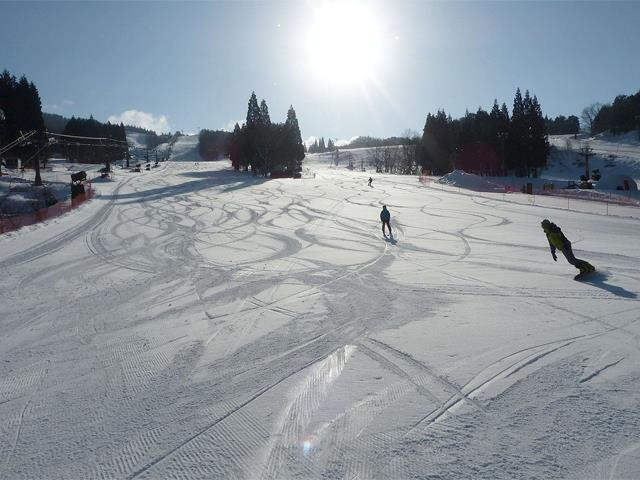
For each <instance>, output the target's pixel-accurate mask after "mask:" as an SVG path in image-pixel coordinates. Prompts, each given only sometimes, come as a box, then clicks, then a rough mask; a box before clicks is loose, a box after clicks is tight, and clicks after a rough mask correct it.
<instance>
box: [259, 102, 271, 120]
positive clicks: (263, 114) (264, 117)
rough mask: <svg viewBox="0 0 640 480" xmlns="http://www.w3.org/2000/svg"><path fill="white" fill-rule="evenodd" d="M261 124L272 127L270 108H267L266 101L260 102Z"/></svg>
mask: <svg viewBox="0 0 640 480" xmlns="http://www.w3.org/2000/svg"><path fill="white" fill-rule="evenodd" d="M260 123H261V124H262V125H271V118H270V117H269V107H267V102H265V101H264V99H262V101H261V102H260Z"/></svg>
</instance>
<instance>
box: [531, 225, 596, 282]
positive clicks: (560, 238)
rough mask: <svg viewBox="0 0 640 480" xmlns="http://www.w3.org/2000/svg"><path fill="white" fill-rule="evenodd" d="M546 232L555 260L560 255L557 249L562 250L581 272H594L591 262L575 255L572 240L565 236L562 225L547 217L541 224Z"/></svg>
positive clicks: (568, 260)
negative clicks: (561, 228)
mask: <svg viewBox="0 0 640 480" xmlns="http://www.w3.org/2000/svg"><path fill="white" fill-rule="evenodd" d="M540 226H541V227H542V229H543V230H544V233H545V234H546V235H547V240H548V241H549V248H551V256H552V257H553V260H554V261H556V262H557V261H558V257H556V249H558V250H560V251H561V252H562V254H563V255H564V256H565V258H566V259H567V262H569V263H570V264H571V265H573V266H574V267H576V268H577V269H578V270H580V273H588V272H593V271H594V270H595V268H594V267H593V265H591V264H590V263H589V262H587V261H585V260H580V259H578V258H576V257H575V256H574V255H573V250H572V248H571V242H570V241H569V240H568V239H567V237H565V236H564V233H562V230H560V227H558V226H557V225H556V224H555V223H552V222H550V221H549V220H547V219H546V218H545V219H544V220H543V221H542V223H541V224H540Z"/></svg>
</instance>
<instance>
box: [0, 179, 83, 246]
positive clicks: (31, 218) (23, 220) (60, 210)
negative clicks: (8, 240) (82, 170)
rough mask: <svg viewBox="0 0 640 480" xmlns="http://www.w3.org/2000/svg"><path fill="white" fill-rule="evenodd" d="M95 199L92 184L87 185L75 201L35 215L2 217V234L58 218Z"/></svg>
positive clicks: (57, 205) (56, 205)
mask: <svg viewBox="0 0 640 480" xmlns="http://www.w3.org/2000/svg"><path fill="white" fill-rule="evenodd" d="M92 197H93V187H92V185H91V182H87V183H86V184H85V192H84V193H81V194H79V195H77V196H76V197H75V198H73V199H69V200H64V201H61V202H58V203H56V204H55V205H51V206H50V207H47V208H41V209H40V210H37V211H35V212H33V213H26V214H23V215H15V216H12V217H0V234H3V233H7V232H12V231H14V230H18V229H19V228H21V227H26V226H27V225H33V224H35V223H38V222H43V221H45V220H48V219H50V218H55V217H58V216H60V215H62V214H64V213H67V212H68V211H70V210H73V209H74V208H76V207H79V206H80V205H82V204H83V203H84V202H86V201H87V200H90V199H91V198H92Z"/></svg>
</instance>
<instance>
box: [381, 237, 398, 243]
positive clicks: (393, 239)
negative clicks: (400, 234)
mask: <svg viewBox="0 0 640 480" xmlns="http://www.w3.org/2000/svg"><path fill="white" fill-rule="evenodd" d="M384 239H385V241H386V242H387V243H390V244H391V245H395V244H396V243H398V241H397V240H396V239H395V238H393V235H391V236H390V237H387V236H386V235H385V237H384Z"/></svg>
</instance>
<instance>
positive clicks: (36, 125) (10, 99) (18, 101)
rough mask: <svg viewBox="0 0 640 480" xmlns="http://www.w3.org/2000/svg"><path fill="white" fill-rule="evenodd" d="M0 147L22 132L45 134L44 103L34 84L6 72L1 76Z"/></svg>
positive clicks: (24, 78) (23, 77) (25, 78)
mask: <svg viewBox="0 0 640 480" xmlns="http://www.w3.org/2000/svg"><path fill="white" fill-rule="evenodd" d="M0 110H1V113H0V145H5V144H7V143H9V142H12V141H13V140H15V139H16V138H17V137H19V136H20V132H23V133H27V132H30V131H31V130H36V131H38V132H41V134H40V135H42V132H44V120H43V117H42V103H41V100H40V94H39V93H38V89H37V88H36V86H35V85H34V83H33V82H30V81H29V80H28V79H27V77H25V76H24V75H23V76H22V77H20V79H19V80H17V79H16V77H15V76H14V75H11V73H9V71H8V70H4V71H3V72H2V75H0Z"/></svg>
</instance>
